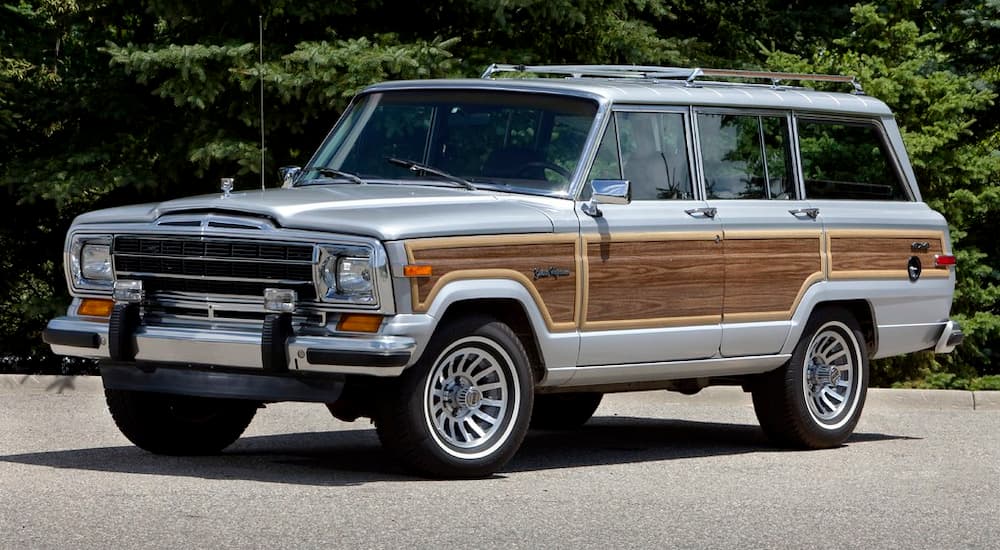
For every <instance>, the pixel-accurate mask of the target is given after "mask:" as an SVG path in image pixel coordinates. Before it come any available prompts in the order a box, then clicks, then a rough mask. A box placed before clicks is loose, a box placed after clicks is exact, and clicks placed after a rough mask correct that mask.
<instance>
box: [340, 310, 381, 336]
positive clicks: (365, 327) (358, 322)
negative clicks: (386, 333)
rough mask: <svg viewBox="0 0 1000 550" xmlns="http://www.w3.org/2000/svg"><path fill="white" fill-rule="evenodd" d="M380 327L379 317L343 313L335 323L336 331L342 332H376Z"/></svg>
mask: <svg viewBox="0 0 1000 550" xmlns="http://www.w3.org/2000/svg"><path fill="white" fill-rule="evenodd" d="M380 326H382V316H381V315H368V314H362V313H345V314H344V315H341V316H340V321H337V330H338V331H343V332H378V329H379V327H380Z"/></svg>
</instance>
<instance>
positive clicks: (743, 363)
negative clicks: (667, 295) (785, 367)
mask: <svg viewBox="0 0 1000 550" xmlns="http://www.w3.org/2000/svg"><path fill="white" fill-rule="evenodd" d="M790 357H791V355H787V354H782V355H766V356H752V357H727V358H716V359H699V360H695V361H668V362H663V363H633V364H627V365H596V366H591V367H563V368H554V369H549V372H550V373H555V374H562V373H564V372H572V377H570V378H569V379H568V380H567V381H565V382H563V383H562V384H560V386H563V387H576V386H581V387H582V386H599V385H603V384H622V383H631V382H659V381H662V380H679V379H683V378H707V377H714V376H739V375H744V374H757V373H761V372H767V371H769V370H773V369H776V368H778V367H780V366H781V365H782V364H783V363H784V362H785V361H787V360H788V359H789V358H790Z"/></svg>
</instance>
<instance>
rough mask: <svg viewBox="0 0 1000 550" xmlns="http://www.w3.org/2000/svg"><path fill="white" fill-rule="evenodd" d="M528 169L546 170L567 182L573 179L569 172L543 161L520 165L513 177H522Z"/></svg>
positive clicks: (552, 163)
mask: <svg viewBox="0 0 1000 550" xmlns="http://www.w3.org/2000/svg"><path fill="white" fill-rule="evenodd" d="M529 168H544V169H546V170H552V171H553V172H555V173H556V174H559V175H560V176H562V177H564V178H566V179H567V180H568V179H571V178H572V177H573V175H572V174H570V173H569V170H567V169H565V168H563V167H562V166H559V165H558V164H556V163H554V162H546V161H544V160H536V161H534V162H526V163H524V164H522V165H521V167H520V168H518V169H517V171H516V172H515V175H517V176H523V175H524V173H525V172H527V171H528V169H529Z"/></svg>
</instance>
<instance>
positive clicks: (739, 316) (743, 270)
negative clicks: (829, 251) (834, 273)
mask: <svg viewBox="0 0 1000 550" xmlns="http://www.w3.org/2000/svg"><path fill="white" fill-rule="evenodd" d="M821 245H822V241H821V239H820V234H819V233H818V232H817V233H815V234H813V235H812V236H805V237H803V238H766V239H754V238H749V239H746V238H739V239H736V238H730V237H729V235H727V238H726V240H725V258H726V268H725V273H726V275H725V277H726V279H725V280H726V283H725V300H724V304H723V319H724V320H727V321H741V322H742V321H748V320H756V319H757V317H758V316H759V317H761V319H760V320H765V319H764V318H766V320H778V319H789V318H791V315H792V313H793V312H794V309H795V306H796V305H797V304H798V300H799V299H800V298H801V295H802V293H803V292H804V291H805V289H806V288H807V287H808V286H809V285H811V284H812V283H814V282H817V281H820V280H822V278H823V254H822V248H821Z"/></svg>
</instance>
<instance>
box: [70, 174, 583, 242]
mask: <svg viewBox="0 0 1000 550" xmlns="http://www.w3.org/2000/svg"><path fill="white" fill-rule="evenodd" d="M572 208H573V201H570V200H566V199H556V198H545V197H535V196H526V195H513V194H507V193H494V192H489V191H473V192H470V191H467V190H464V189H448V188H434V187H425V186H416V185H406V184H403V185H379V184H372V185H353V184H336V185H324V186H315V187H300V188H292V189H270V190H266V191H244V192H235V193H233V194H231V195H230V196H228V197H225V198H223V197H222V196H221V195H219V194H213V195H201V196H196V197H189V198H183V199H177V200H171V201H166V202H162V203H159V204H143V205H136V206H125V207H120V208H111V209H107V210H98V211H96V212H90V213H87V214H83V215H81V216H79V217H78V218H77V219H76V220H75V221H74V225H81V224H108V223H130V222H137V223H152V222H155V221H157V220H158V219H160V218H161V217H164V216H175V215H179V214H205V213H209V212H211V213H217V214H230V215H250V216H257V217H261V218H264V219H266V220H271V221H272V222H273V223H274V224H275V225H277V226H279V227H282V228H290V229H302V230H308V231H322V232H330V233H341V234H348V235H363V236H368V237H374V238H377V239H380V240H383V241H386V240H398V239H405V238H418V237H433V236H439V235H483V234H498V233H506V232H509V231H510V230H511V228H515V227H516V228H517V229H518V232H519V233H549V232H552V231H553V222H552V217H551V216H550V215H549V214H548V213H547V212H555V211H559V210H570V209H572Z"/></svg>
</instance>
